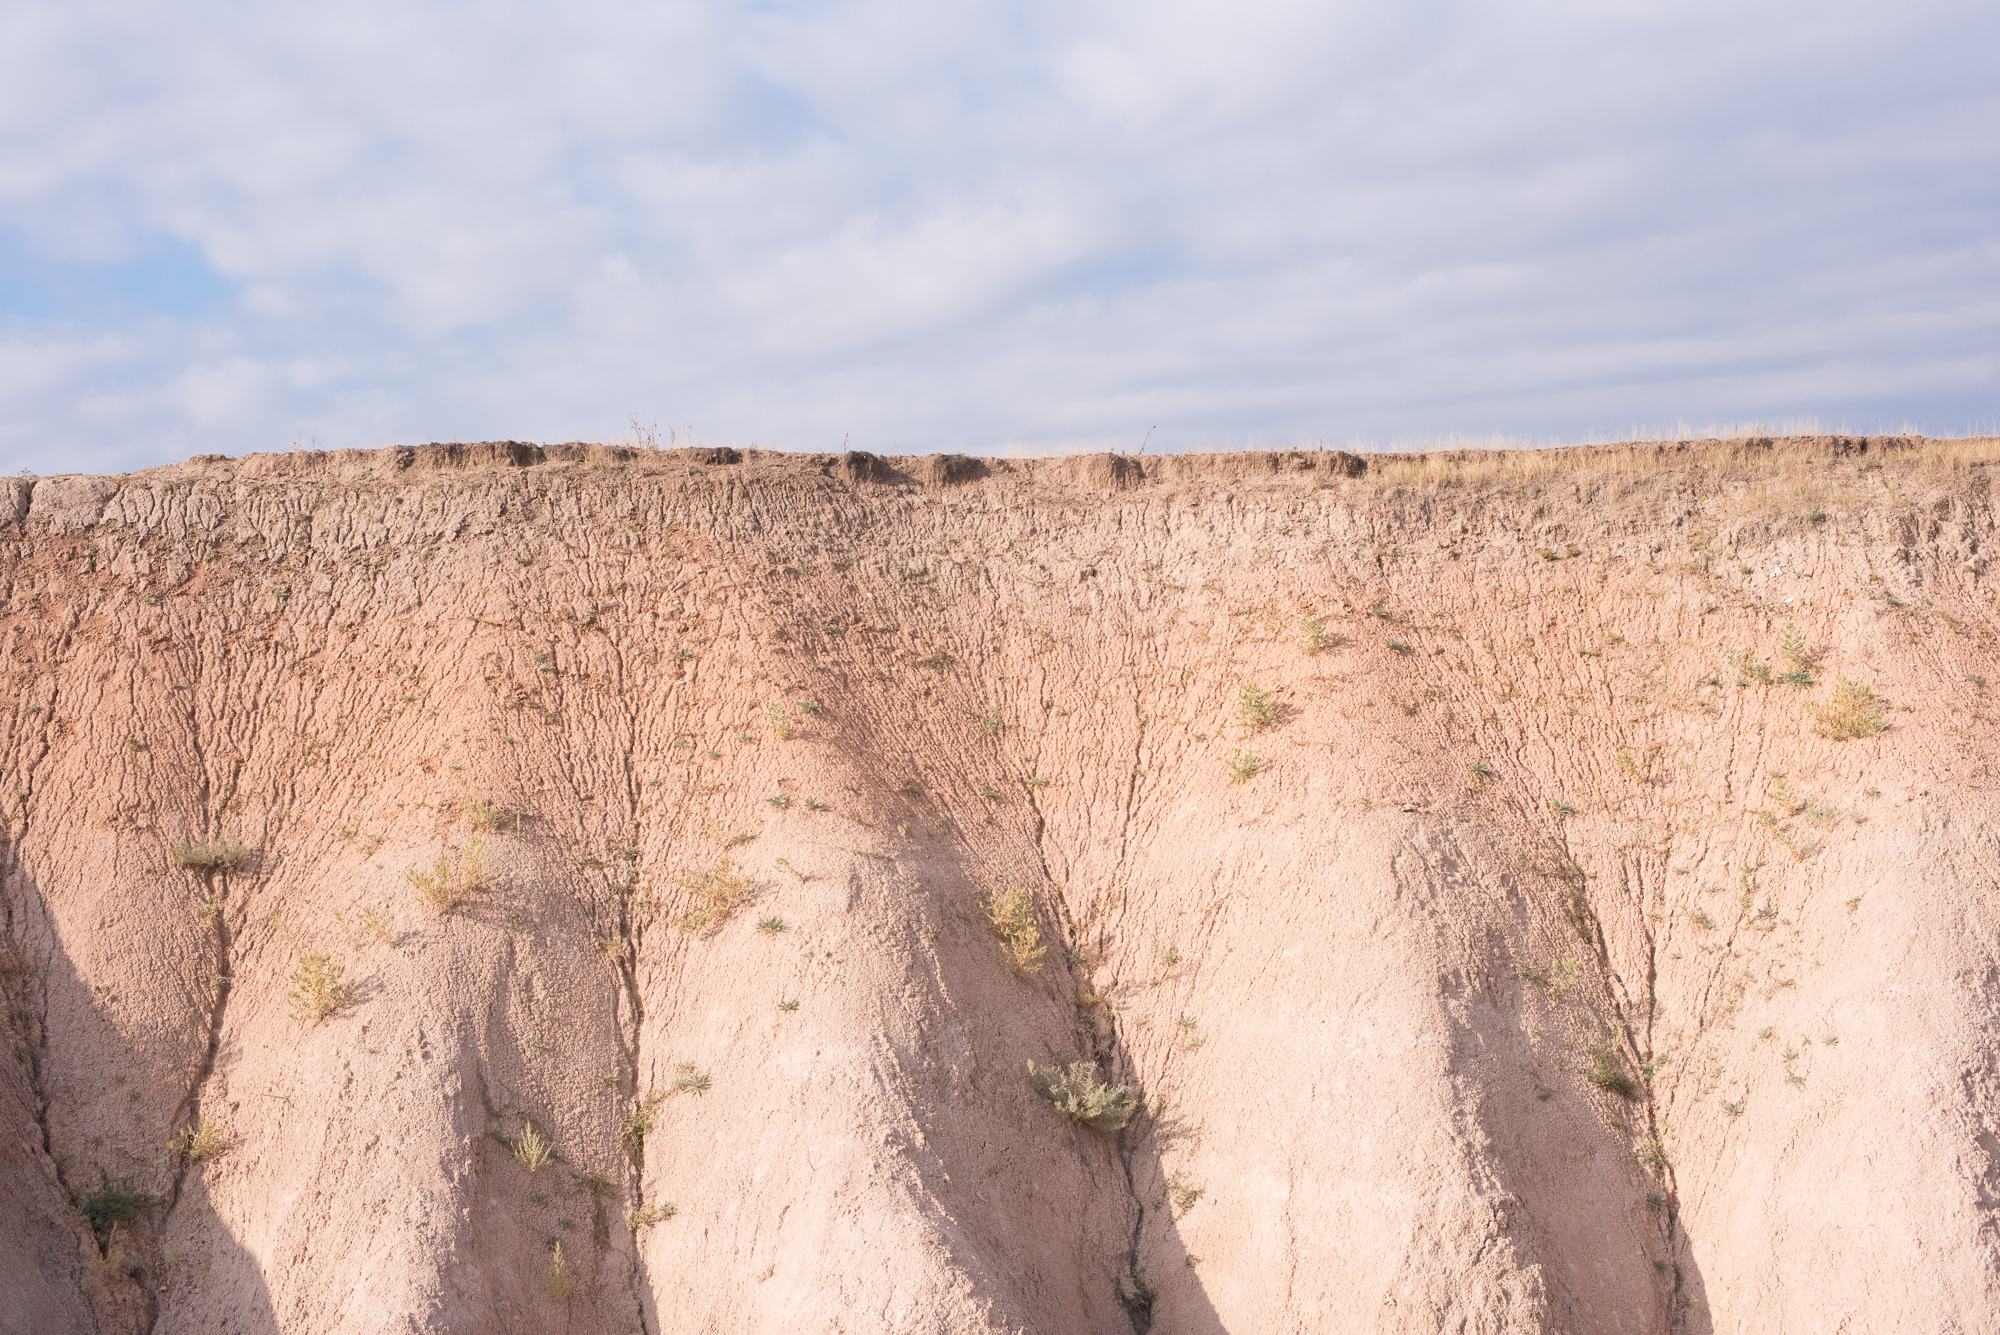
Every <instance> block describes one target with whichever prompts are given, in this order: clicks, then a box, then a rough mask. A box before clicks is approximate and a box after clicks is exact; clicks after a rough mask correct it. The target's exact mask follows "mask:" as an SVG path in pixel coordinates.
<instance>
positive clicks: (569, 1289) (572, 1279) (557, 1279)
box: [542, 1242, 576, 1302]
mask: <svg viewBox="0 0 2000 1335" xmlns="http://www.w3.org/2000/svg"><path fill="white" fill-rule="evenodd" d="M542 1281H543V1284H544V1286H545V1287H546V1288H547V1289H548V1291H549V1297H551V1298H553V1299H555V1300H556V1301H557V1302H562V1301H563V1300H564V1299H566V1298H568V1297H569V1296H570V1295H571V1294H572V1293H575V1292H576V1272H575V1271H573V1270H571V1269H570V1268H569V1267H568V1266H567V1265H565V1264H563V1249H562V1244H561V1243H560V1242H558V1243H557V1244H556V1245H555V1250H554V1252H552V1253H551V1254H550V1256H549V1271H548V1274H546V1275H544V1276H543V1277H542Z"/></svg>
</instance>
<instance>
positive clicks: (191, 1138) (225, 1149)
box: [167, 1113, 235, 1163]
mask: <svg viewBox="0 0 2000 1335" xmlns="http://www.w3.org/2000/svg"><path fill="white" fill-rule="evenodd" d="M167 1144H168V1148H170V1149H171V1150H172V1151H173V1152H174V1153H175V1154H178V1155H180V1156H181V1157H182V1158H183V1159H186V1160H187V1161H188V1162H189V1163H207V1162H208V1161H209V1160H210V1159H219V1158H221V1157H222V1156H223V1155H225V1154H227V1153H229V1150H230V1148H231V1147H232V1146H233V1145H234V1144H235V1139H234V1138H233V1137H232V1136H231V1135H230V1134H229V1133H228V1132H227V1131H225V1130H223V1129H222V1128H221V1127H220V1126H218V1125H217V1124H216V1123H215V1122H213V1121H211V1120H210V1119H209V1117H208V1115H207V1114H206V1113H204V1114H202V1116H201V1118H200V1119H199V1120H198V1121H194V1122H191V1123H189V1124H188V1125H186V1126H184V1127H182V1128H181V1129H180V1130H179V1131H178V1132H176V1133H175V1134H174V1137H173V1139H172V1140H170V1141H169V1142H167Z"/></svg>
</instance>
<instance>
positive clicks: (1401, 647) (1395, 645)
mask: <svg viewBox="0 0 2000 1335" xmlns="http://www.w3.org/2000/svg"><path fill="white" fill-rule="evenodd" d="M1382 645H1383V647H1384V648H1386V649H1388V651H1389V652H1390V653H1392V654H1407V653H1408V652H1410V644H1409V641H1407V640H1403V639H1398V638H1397V637H1396V636H1394V635H1391V636H1390V637H1389V638H1388V639H1386V640H1384V641H1382Z"/></svg>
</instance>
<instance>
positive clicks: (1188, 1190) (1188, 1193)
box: [1167, 1171, 1208, 1219]
mask: <svg viewBox="0 0 2000 1335" xmlns="http://www.w3.org/2000/svg"><path fill="white" fill-rule="evenodd" d="M1207 1194H1208V1190H1207V1188H1205V1187H1197V1186H1195V1185H1194V1184H1193V1183H1192V1182H1190V1181H1188V1178H1187V1174H1186V1173H1182V1172H1178V1171H1176V1172H1174V1173H1171V1174H1169V1175H1168V1177H1167V1203H1168V1206H1169V1208H1170V1209H1171V1211H1172V1213H1173V1216H1174V1218H1176V1219H1182V1218H1185V1217H1186V1215H1187V1212H1188V1211H1189V1210H1192V1209H1194V1206H1195V1202H1196V1201H1198V1200H1200V1199H1201V1198H1202V1197H1203V1196H1205V1195H1207Z"/></svg>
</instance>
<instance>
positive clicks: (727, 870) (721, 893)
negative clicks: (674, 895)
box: [681, 858, 751, 932]
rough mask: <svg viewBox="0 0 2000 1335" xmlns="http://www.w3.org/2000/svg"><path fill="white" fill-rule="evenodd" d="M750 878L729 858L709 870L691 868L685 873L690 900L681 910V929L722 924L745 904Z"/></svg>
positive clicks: (683, 885)
mask: <svg viewBox="0 0 2000 1335" xmlns="http://www.w3.org/2000/svg"><path fill="white" fill-rule="evenodd" d="M750 887H751V881H750V878H749V877H747V876H745V875H744V874H743V869H742V868H740V867H738V866H737V865H736V864H735V863H734V862H731V861H730V860H729V859H728V858H723V859H722V860H721V861H720V862H717V863H716V864H715V866H714V867H712V868H710V869H709V870H708V871H691V872H688V873H687V874H686V875H684V876H682V877H681V889H683V890H685V891H687V894H688V899H689V901H690V902H689V904H688V906H687V908H686V909H685V910H683V911H682V913H681V930H682V931H684V932H702V931H706V930H707V929H708V928H711V927H717V926H720V925H721V924H722V923H723V922H725V921H727V920H728V918H729V915H730V914H732V913H734V912H736V910H737V909H739V908H741V907H743V902H744V901H745V900H747V899H748V898H749V897H750Z"/></svg>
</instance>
